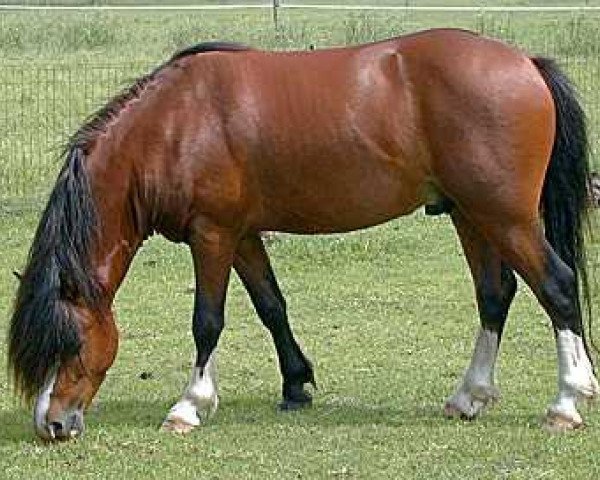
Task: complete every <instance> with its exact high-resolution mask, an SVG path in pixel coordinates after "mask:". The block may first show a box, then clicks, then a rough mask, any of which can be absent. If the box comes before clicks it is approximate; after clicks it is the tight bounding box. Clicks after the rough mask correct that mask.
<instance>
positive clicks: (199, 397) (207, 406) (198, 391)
mask: <svg viewBox="0 0 600 480" xmlns="http://www.w3.org/2000/svg"><path fill="white" fill-rule="evenodd" d="M216 356H217V354H216V351H213V353H212V354H211V356H210V357H209V359H208V362H206V366H205V367H204V372H203V373H202V372H201V370H200V368H198V367H194V368H193V370H192V376H191V378H190V381H189V383H188V385H187V387H186V389H185V391H184V393H183V396H182V398H181V400H179V402H177V403H176V404H175V405H173V407H172V408H171V410H170V411H169V414H168V415H167V420H166V421H167V422H168V421H173V420H179V421H183V422H185V423H186V424H188V425H191V426H194V427H197V426H198V425H200V418H199V417H198V410H200V411H201V412H204V413H205V414H206V416H209V415H212V414H213V413H214V412H215V411H216V410H217V407H218V405H219V397H218V391H217V366H216Z"/></svg>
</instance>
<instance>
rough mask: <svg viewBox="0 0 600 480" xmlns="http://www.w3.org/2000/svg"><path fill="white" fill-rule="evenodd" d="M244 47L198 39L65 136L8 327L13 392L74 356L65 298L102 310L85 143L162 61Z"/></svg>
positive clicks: (28, 395) (27, 391) (74, 335)
mask: <svg viewBox="0 0 600 480" xmlns="http://www.w3.org/2000/svg"><path fill="white" fill-rule="evenodd" d="M244 49H245V47H243V46H241V45H237V44H228V43H203V44H199V45H196V46H193V47H190V48H187V49H185V50H182V51H180V52H178V53H176V54H175V55H174V56H173V57H171V59H170V60H169V61H167V62H166V63H165V64H163V65H161V66H159V67H158V68H157V69H155V70H154V71H152V72H151V73H150V74H147V75H145V76H143V77H141V78H139V79H138V80H136V81H135V82H134V83H133V84H132V85H131V86H130V87H128V88H126V89H125V90H124V91H123V92H121V93H120V94H119V95H117V96H116V97H114V98H113V99H112V100H110V101H109V102H108V103H107V104H106V105H105V106H104V107H102V108H101V109H100V110H98V111H97V112H96V113H95V114H93V115H92V116H91V117H89V119H88V120H87V121H86V122H85V124H84V125H83V126H81V127H80V128H79V129H78V130H77V132H76V133H75V134H74V135H73V136H72V137H71V138H70V140H69V143H68V145H67V147H66V148H65V154H64V156H65V162H64V165H63V167H62V169H61V171H60V174H59V176H58V179H57V181H56V184H55V186H54V189H53V190H52V192H51V194H50V198H49V199H48V203H47V205H46V208H45V210H44V212H43V214H42V218H41V220H40V223H39V225H38V227H37V230H36V232H35V236H34V239H33V243H32V245H31V249H30V251H29V257H28V260H27V265H26V267H25V270H24V272H23V275H22V278H21V281H20V285H19V288H18V290H17V296H16V301H15V306H14V311H13V315H12V319H11V323H10V327H9V333H8V366H9V369H10V371H11V373H12V375H13V380H14V383H15V387H16V389H17V392H19V394H20V395H21V396H22V397H23V398H25V399H26V400H31V399H32V398H33V397H35V396H36V395H37V394H38V393H39V391H40V389H41V388H42V387H43V386H44V383H45V382H46V380H47V377H48V375H49V372H51V371H52V370H53V369H54V368H56V366H57V364H58V362H61V361H65V360H68V359H70V358H73V357H74V356H76V355H78V354H79V351H80V349H81V336H80V331H79V327H78V324H77V322H76V320H75V317H74V315H73V308H72V305H73V302H74V301H77V303H78V304H80V305H84V306H85V307H87V308H89V309H92V310H95V311H97V310H98V309H100V308H102V297H103V291H102V287H101V286H100V284H99V283H98V281H97V279H96V277H95V275H94V273H93V269H92V264H91V255H92V247H93V245H94V242H95V241H96V238H97V235H98V230H99V226H100V225H99V218H98V214H97V211H96V206H95V204H94V200H93V196H92V192H91V187H90V182H89V179H88V176H87V172H86V167H85V159H86V158H85V157H86V154H87V153H89V152H88V150H89V148H90V145H91V143H92V142H93V141H95V140H96V138H97V135H98V133H99V132H102V131H104V130H105V129H106V125H107V124H108V123H109V122H110V121H111V120H112V119H114V118H116V117H117V116H118V115H119V114H120V113H121V112H122V110H123V109H124V107H125V106H126V105H127V104H128V103H129V102H130V101H131V100H133V99H135V98H138V97H139V95H140V93H141V92H142V90H143V89H144V87H146V86H147V85H148V83H149V82H150V81H152V80H154V79H155V78H156V76H157V73H159V72H160V71H161V70H163V69H164V68H165V67H167V66H169V65H171V64H173V63H174V62H175V61H177V60H179V59H181V58H184V57H187V56H190V55H194V54H197V53H203V52H210V51H223V50H226V51H235V50H244Z"/></svg>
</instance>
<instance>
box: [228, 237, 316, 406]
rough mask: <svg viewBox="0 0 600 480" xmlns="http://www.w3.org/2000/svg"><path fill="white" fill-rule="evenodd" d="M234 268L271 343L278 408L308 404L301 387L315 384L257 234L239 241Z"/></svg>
mask: <svg viewBox="0 0 600 480" xmlns="http://www.w3.org/2000/svg"><path fill="white" fill-rule="evenodd" d="M234 268H235V270H236V272H237V273H238V275H239V277H240V279H241V280H242V282H243V283H244V286H245V287H246V290H247V291H248V294H249V295H250V298H251V299H252V303H253V305H254V308H255V309H256V312H257V313H258V316H259V317H260V319H261V321H262V322H263V324H264V325H265V327H267V329H268V330H269V332H270V333H271V336H272V337H273V342H274V343H275V349H276V351H277V357H278V359H279V368H280V370H281V375H282V377H283V387H282V394H283V401H282V403H281V404H280V408H281V409H282V410H295V409H298V408H301V407H304V406H306V405H310V404H311V402H312V398H311V396H310V394H309V393H307V392H306V391H305V389H304V385H305V384H306V383H311V384H312V385H313V386H314V385H315V379H314V374H313V368H312V365H311V363H310V361H309V360H308V359H307V358H306V356H305V355H304V353H303V352H302V350H301V349H300V347H299V346H298V342H296V339H295V338H294V334H293V333H292V329H291V327H290V324H289V322H288V317H287V312H286V305H285V300H284V298H283V295H282V294H281V291H280V290H279V286H278V285H277V280H276V279H275V274H274V273H273V269H272V268H271V264H270V262H269V257H268V255H267V252H266V251H265V247H264V245H263V243H262V240H261V239H260V237H259V236H258V235H256V234H250V235H248V236H246V237H245V238H243V239H242V240H241V241H240V243H239V246H238V249H237V252H236V256H235V261H234Z"/></svg>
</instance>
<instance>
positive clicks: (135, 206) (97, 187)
mask: <svg viewBox="0 0 600 480" xmlns="http://www.w3.org/2000/svg"><path fill="white" fill-rule="evenodd" d="M122 167H123V166H121V168H119V169H115V170H114V171H113V172H112V173H111V168H103V169H101V170H94V169H93V168H92V169H91V172H90V180H91V184H92V190H93V192H94V198H95V203H96V207H97V213H98V217H99V222H98V223H99V232H98V233H99V234H98V237H97V244H96V248H95V249H94V250H95V253H94V266H95V268H96V274H97V276H98V279H99V281H100V282H101V284H102V285H103V286H104V288H105V290H106V291H107V292H108V293H109V295H110V296H111V300H112V297H114V295H115V293H116V291H117V289H118V288H119V285H120V284H121V282H122V281H123V278H124V277H125V274H126V273H127V270H128V268H129V265H130V263H131V261H132V259H133V257H134V256H135V253H136V252H137V249H138V248H139V246H140V245H141V243H142V241H143V239H144V238H145V237H146V236H147V233H146V231H147V228H148V227H147V224H146V221H145V218H144V216H143V215H142V213H141V206H140V205H139V202H138V201H137V200H136V199H133V198H132V195H134V193H133V192H132V189H131V185H130V178H129V172H126V171H124V170H123V168H122Z"/></svg>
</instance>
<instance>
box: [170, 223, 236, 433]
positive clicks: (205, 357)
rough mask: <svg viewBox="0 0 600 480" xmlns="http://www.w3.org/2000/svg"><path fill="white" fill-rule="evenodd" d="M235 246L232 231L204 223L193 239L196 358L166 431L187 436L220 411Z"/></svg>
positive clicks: (191, 246) (234, 237)
mask: <svg viewBox="0 0 600 480" xmlns="http://www.w3.org/2000/svg"><path fill="white" fill-rule="evenodd" d="M236 245H237V238H236V236H235V235H233V234H232V233H231V232H229V231H228V230H225V229H222V228H220V227H217V226H214V225H211V224H208V223H204V222H203V224H202V225H201V226H200V225H199V226H198V228H197V229H196V231H195V233H194V234H193V235H192V238H191V240H190V248H191V251H192V257H193V259H194V270H195V274H196V294H195V299H194V315H193V323H192V331H193V334H194V342H195V344H196V353H197V356H196V362H195V365H194V367H193V369H192V374H191V378H190V381H189V383H188V385H187V387H186V389H185V391H184V393H183V396H182V397H181V399H180V400H179V401H178V402H177V403H176V404H175V405H174V406H173V407H172V408H171V410H170V411H169V413H168V415H167V418H166V419H165V421H164V422H163V426H162V428H163V429H164V430H167V431H173V432H176V433H187V432H189V431H191V430H192V429H193V428H194V427H196V426H198V425H199V424H200V418H202V417H203V416H204V418H207V417H208V416H209V415H211V414H213V413H214V412H215V411H216V409H217V406H218V402H219V398H218V392H217V380H216V366H215V355H216V351H215V348H216V346H217V342H218V340H219V336H220V334H221V331H222V330H223V326H224V307H225V294H226V291H227V285H228V281H229V275H230V272H231V266H232V264H233V257H234V253H235V249H236ZM198 413H200V414H201V415H200V416H199V415H198Z"/></svg>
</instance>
